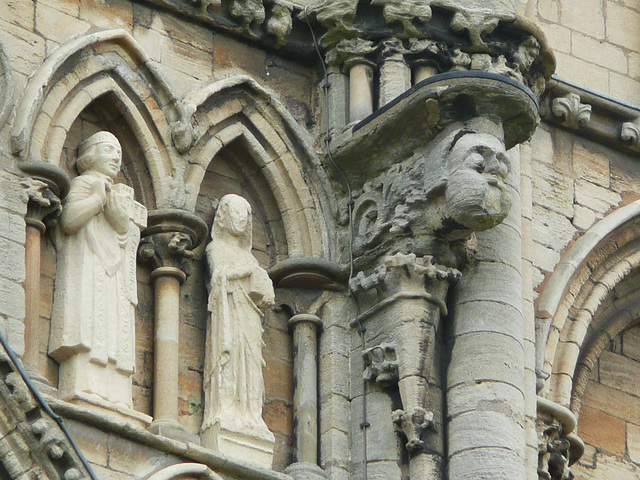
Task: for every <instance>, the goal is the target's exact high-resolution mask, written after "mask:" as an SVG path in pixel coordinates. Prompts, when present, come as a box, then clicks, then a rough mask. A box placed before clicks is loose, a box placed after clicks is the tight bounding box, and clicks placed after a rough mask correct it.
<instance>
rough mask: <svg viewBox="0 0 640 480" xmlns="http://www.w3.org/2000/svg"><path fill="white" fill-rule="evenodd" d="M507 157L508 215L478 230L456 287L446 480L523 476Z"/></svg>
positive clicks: (516, 244)
mask: <svg viewBox="0 0 640 480" xmlns="http://www.w3.org/2000/svg"><path fill="white" fill-rule="evenodd" d="M510 163H511V168H512V171H511V174H510V176H509V178H508V179H507V184H508V186H509V190H510V191H511V194H512V195H511V196H512V206H511V210H510V213H509V216H508V217H507V219H506V220H505V222H504V223H502V224H500V225H498V226H497V227H494V228H493V229H491V230H488V231H486V232H482V233H478V234H477V238H478V254H477V260H478V262H477V264H476V265H474V266H472V267H469V268H467V269H466V271H464V272H463V275H462V279H461V281H460V283H459V284H458V285H457V287H456V290H455V299H454V302H453V321H454V326H453V347H452V352H451V361H450V364H449V370H448V378H447V383H448V393H447V401H448V415H449V417H450V420H449V458H450V460H449V478H450V479H451V480H478V479H489V478H491V479H495V480H524V479H525V478H526V472H525V431H524V423H525V410H524V409H525V407H524V391H525V388H524V349H523V343H524V342H523V314H522V274H521V268H522V249H521V238H520V237H521V234H520V225H521V222H520V215H521V213H520V195H519V184H520V171H519V161H518V158H517V157H516V156H515V155H512V156H511V162H510Z"/></svg>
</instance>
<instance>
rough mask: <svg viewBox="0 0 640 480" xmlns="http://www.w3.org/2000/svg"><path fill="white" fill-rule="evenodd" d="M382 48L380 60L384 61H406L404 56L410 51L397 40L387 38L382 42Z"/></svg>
mask: <svg viewBox="0 0 640 480" xmlns="http://www.w3.org/2000/svg"><path fill="white" fill-rule="evenodd" d="M381 46H382V49H381V50H380V58H381V60H382V61H389V60H391V61H404V55H405V54H406V53H409V51H410V50H409V49H407V48H405V47H404V45H403V44H402V41H400V40H399V39H397V38H387V39H386V40H383V41H382V44H381Z"/></svg>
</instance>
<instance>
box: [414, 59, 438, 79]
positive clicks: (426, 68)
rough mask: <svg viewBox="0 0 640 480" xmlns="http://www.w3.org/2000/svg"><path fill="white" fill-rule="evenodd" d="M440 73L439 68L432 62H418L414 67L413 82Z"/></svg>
mask: <svg viewBox="0 0 640 480" xmlns="http://www.w3.org/2000/svg"><path fill="white" fill-rule="evenodd" d="M437 74H438V68H437V67H436V66H435V65H434V64H433V63H431V62H418V63H416V64H414V67H413V84H414V85H415V84H416V83H420V82H421V81H422V80H426V79H427V78H431V77H433V76H434V75H437Z"/></svg>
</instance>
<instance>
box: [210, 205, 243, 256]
mask: <svg viewBox="0 0 640 480" xmlns="http://www.w3.org/2000/svg"><path fill="white" fill-rule="evenodd" d="M252 227H253V225H252V218H251V205H250V204H249V202H247V201H246V200H245V199H244V198H242V197H241V196H240V195H235V194H229V195H225V196H224V197H222V199H221V200H220V203H219V204H218V208H217V210H216V217H215V220H214V221H213V228H212V229H211V238H212V239H214V240H216V239H224V238H229V237H230V236H231V237H236V238H237V239H238V241H239V242H240V245H241V246H243V247H245V248H248V249H249V250H250V249H251V239H252V233H253V231H252Z"/></svg>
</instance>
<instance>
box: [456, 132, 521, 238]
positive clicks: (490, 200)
mask: <svg viewBox="0 0 640 480" xmlns="http://www.w3.org/2000/svg"><path fill="white" fill-rule="evenodd" d="M446 162H447V167H448V170H449V177H448V179H447V185H446V190H445V202H446V205H447V210H448V212H449V215H450V217H451V218H452V219H453V220H455V221H456V222H457V223H459V224H461V225H462V226H464V227H465V228H467V229H468V230H470V231H482V230H487V229H488V228H491V227H493V226H495V225H497V224H499V223H500V222H502V220H504V219H505V217H506V216H507V214H508V213H509V209H510V207H511V197H510V196H509V193H508V192H507V191H506V187H505V184H504V181H505V179H506V176H507V173H508V172H509V164H508V162H507V157H506V155H505V150H504V144H503V143H502V141H501V140H500V139H499V138H498V137H496V136H493V135H490V134H488V133H477V132H470V133H466V134H463V135H462V136H461V137H459V138H458V140H457V141H456V142H455V143H454V144H453V145H452V147H451V150H450V151H449V154H448V155H447V158H446Z"/></svg>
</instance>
